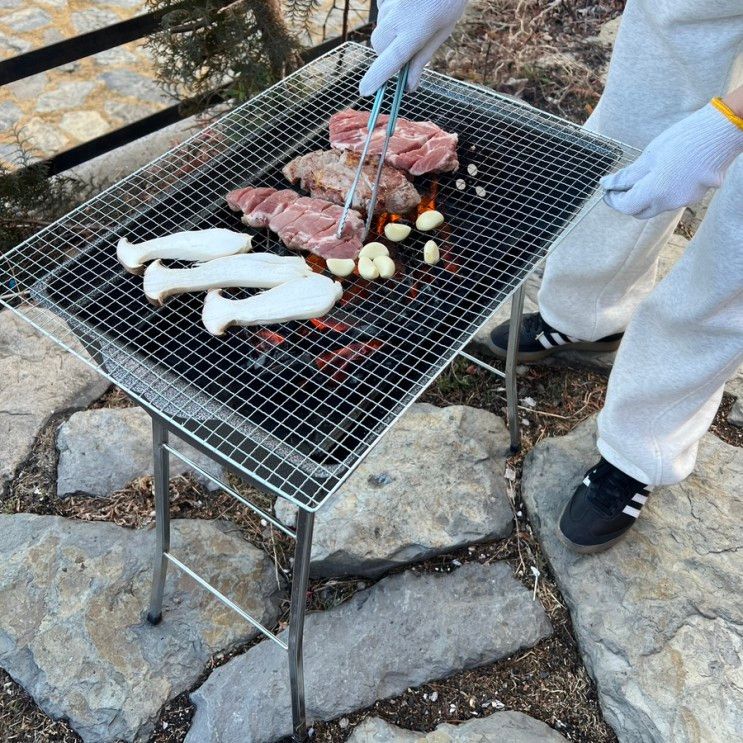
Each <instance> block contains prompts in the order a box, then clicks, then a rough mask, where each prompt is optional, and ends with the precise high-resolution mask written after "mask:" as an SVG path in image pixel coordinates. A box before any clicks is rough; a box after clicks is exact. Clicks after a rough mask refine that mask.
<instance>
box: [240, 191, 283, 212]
mask: <svg viewBox="0 0 743 743" xmlns="http://www.w3.org/2000/svg"><path fill="white" fill-rule="evenodd" d="M241 191H242V194H241V196H240V198H239V199H238V201H237V205H238V207H239V208H240V209H241V210H242V211H243V213H245V212H250V211H253V209H255V207H256V206H258V204H260V203H261V201H263V200H264V199H266V198H268V197H269V196H270V195H271V194H272V193H273V192H274V191H275V189H273V188H243V189H241Z"/></svg>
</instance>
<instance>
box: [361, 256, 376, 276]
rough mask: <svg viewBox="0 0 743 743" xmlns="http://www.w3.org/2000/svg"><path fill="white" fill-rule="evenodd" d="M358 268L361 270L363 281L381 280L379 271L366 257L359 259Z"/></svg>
mask: <svg viewBox="0 0 743 743" xmlns="http://www.w3.org/2000/svg"><path fill="white" fill-rule="evenodd" d="M377 257H381V256H377ZM358 268H359V276H361V278H362V279H367V280H368V281H373V280H374V279H378V278H379V269H378V268H377V267H376V266H375V265H374V263H373V261H372V259H371V258H369V257H368V256H366V255H362V256H360V257H359V265H358Z"/></svg>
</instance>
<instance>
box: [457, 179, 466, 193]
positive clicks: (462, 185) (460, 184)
mask: <svg viewBox="0 0 743 743" xmlns="http://www.w3.org/2000/svg"><path fill="white" fill-rule="evenodd" d="M454 185H456V187H457V188H458V189H459V190H460V191H464V189H465V188H467V181H465V180H464V178H457V180H456V182H455V184H454Z"/></svg>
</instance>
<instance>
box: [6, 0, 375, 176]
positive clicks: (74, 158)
mask: <svg viewBox="0 0 743 743" xmlns="http://www.w3.org/2000/svg"><path fill="white" fill-rule="evenodd" d="M215 2H216V5H217V6H218V7H219V6H227V5H230V4H231V2H233V0H215ZM186 5H187V4H186V3H182V4H180V5H175V6H171V7H170V8H168V9H167V10H157V11H152V12H150V13H145V14H143V15H139V16H136V17H134V18H130V19H129V20H126V21H121V22H119V23H114V24H112V25H110V26H105V27H104V28H99V29H97V30H95V31H90V32H88V33H84V34H80V35H78V36H73V37H71V38H69V39H64V40H63V41H59V42H56V43H54V44H50V45H48V46H45V47H42V48H41V49H34V50H33V51H30V52H26V53H25V54H19V55H17V56H15V57H11V58H10V59H6V60H3V61H0V87H2V86H4V85H7V84H8V83H13V82H16V81H17V80H22V79H24V78H27V77H31V76H33V75H37V74H39V73H41V72H47V71H48V70H52V69H54V68H55V67H59V66H60V65H64V64H67V63H69V62H75V61H77V60H79V59H83V58H85V57H89V56H91V55H93V54H98V53H99V52H104V51H107V50H109V49H114V48H116V47H118V46H121V45H122V44H127V43H129V42H131V41H136V40H138V39H142V38H144V37H146V36H149V35H151V34H153V33H156V32H158V31H160V30H161V23H162V20H163V18H164V16H165V15H166V14H169V13H172V12H173V11H174V10H178V9H179V8H185V7H186ZM376 15H377V3H376V0H372V1H371V3H370V7H369V17H368V20H367V22H366V23H365V24H363V25H362V26H359V27H357V28H354V29H351V30H348V31H347V32H346V31H345V30H344V33H343V34H341V35H340V36H337V37H334V38H331V39H327V40H324V41H322V42H321V43H319V44H317V45H315V46H313V47H309V48H306V49H304V50H303V51H302V52H301V55H300V56H301V57H302V59H303V61H304V62H305V63H306V62H311V61H312V60H313V59H316V58H317V57H319V56H320V55H322V54H324V53H325V52H327V51H330V50H331V49H333V48H334V47H335V46H337V45H338V44H341V43H342V42H344V41H347V40H349V39H351V40H354V39H359V38H364V37H366V36H368V34H369V32H370V30H371V25H372V23H373V22H374V20H375V19H376ZM223 93H224V91H223V90H214V91H212V93H211V94H210V95H208V96H205V97H202V98H199V100H198V101H196V100H186V101H180V102H178V103H176V104H174V105H172V106H168V107H167V108H164V109H162V110H160V111H157V112H156V113H153V114H149V115H148V116H144V117H142V118H141V119H138V120H136V121H133V122H131V123H129V124H126V125H124V126H122V127H120V128H118V129H114V130H113V131H110V132H107V133H106V134H103V135H101V136H99V137H95V138H93V139H90V140H88V141H87V142H83V143H81V144H79V145H76V146H74V147H71V148H70V149H68V150H65V151H64V152H60V153H58V154H56V155H53V156H51V157H49V158H47V159H45V160H43V164H44V165H45V166H46V168H47V173H48V175H50V176H52V175H57V174H58V173H61V172H63V171H65V170H69V169H70V168H74V167H75V166H77V165H81V164H82V163H84V162H87V161H88V160H92V159H93V158H94V157H98V156H99V155H103V154H104V153H106V152H110V151H111V150H115V149H116V148H118V147H121V146H122V145H125V144H129V143H130V142H133V141H134V140H136V139H140V138H141V137H144V136H147V135H148V134H152V133H153V132H156V131H158V130H160V129H164V128H165V127H166V126H170V125H171V124H175V123H176V122H177V121H179V120H181V119H183V118H185V117H187V116H190V115H193V114H194V113H198V112H200V111H203V110H205V109H207V108H209V107H210V106H212V105H214V104H216V103H218V102H220V101H223V100H224V99H225V98H224V95H223ZM184 112H187V113H184Z"/></svg>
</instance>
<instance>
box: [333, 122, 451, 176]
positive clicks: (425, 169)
mask: <svg viewBox="0 0 743 743" xmlns="http://www.w3.org/2000/svg"><path fill="white" fill-rule="evenodd" d="M388 120H389V117H388V116H385V115H382V116H380V117H379V118H378V119H377V125H376V126H375V127H374V134H373V136H372V141H371V145H370V147H369V152H370V153H371V154H373V155H379V154H380V153H381V152H382V143H383V142H384V134H385V129H386V127H387V121H388ZM368 123H369V112H368V111H355V110H354V109H352V108H349V109H346V110H345V111H339V112H338V113H336V114H333V116H331V117H330V124H329V129H330V144H331V145H332V147H333V148H334V149H337V150H350V151H352V152H356V153H360V152H361V151H362V149H363V147H364V141H365V140H366V135H367V126H368ZM457 142H458V137H457V135H456V134H449V133H448V132H445V131H444V130H443V129H441V127H438V126H436V124H434V123H433V122H431V121H410V120H408V119H403V118H399V119H398V120H397V124H396V125H395V133H394V134H393V135H392V137H391V138H390V143H389V147H388V149H387V155H386V156H385V162H386V163H388V164H389V165H392V166H393V167H395V168H399V169H400V170H405V171H407V172H408V173H410V174H411V175H424V174H425V173H453V172H455V171H456V170H457V169H458V168H459V160H458V159H457Z"/></svg>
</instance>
